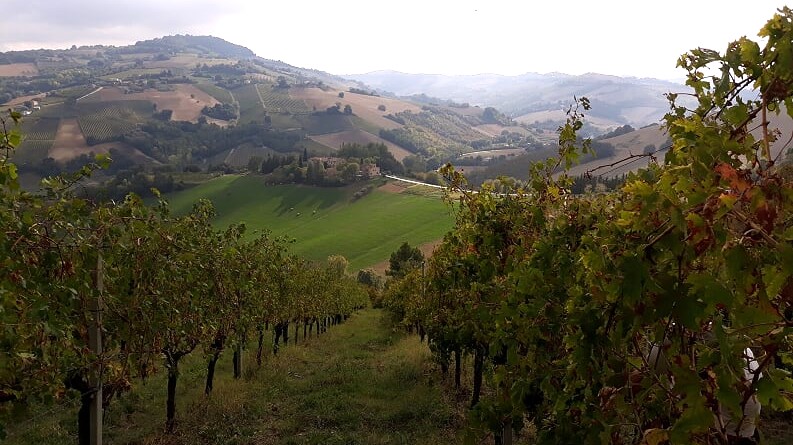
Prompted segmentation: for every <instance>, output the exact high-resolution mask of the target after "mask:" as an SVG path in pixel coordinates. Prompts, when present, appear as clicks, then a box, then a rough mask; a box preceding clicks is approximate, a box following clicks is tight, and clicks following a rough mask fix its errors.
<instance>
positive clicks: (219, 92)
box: [195, 82, 234, 104]
mask: <svg viewBox="0 0 793 445" xmlns="http://www.w3.org/2000/svg"><path fill="white" fill-rule="evenodd" d="M195 86H196V88H198V89H199V90H201V91H203V92H205V93H207V94H209V95H210V96H212V97H214V98H215V99H217V101H218V102H222V103H224V104H230V103H233V102H234V98H233V97H231V93H229V91H228V90H227V89H225V88H221V87H219V86H217V85H215V84H213V83H207V82H199V83H197V84H195Z"/></svg>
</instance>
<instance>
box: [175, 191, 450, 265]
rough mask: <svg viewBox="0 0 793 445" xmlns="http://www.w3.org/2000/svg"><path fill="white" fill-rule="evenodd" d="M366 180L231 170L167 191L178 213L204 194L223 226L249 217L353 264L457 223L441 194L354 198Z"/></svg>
mask: <svg viewBox="0 0 793 445" xmlns="http://www.w3.org/2000/svg"><path fill="white" fill-rule="evenodd" d="M363 186H364V183H359V184H355V185H352V186H349V187H344V188H317V187H308V186H296V185H282V186H265V185H264V184H263V182H262V178H261V176H257V175H246V176H233V175H227V176H223V177H221V178H217V179H214V180H212V181H209V182H207V183H206V184H203V185H201V186H197V187H194V188H192V189H188V190H185V191H183V192H179V193H176V194H173V195H171V196H169V199H170V201H171V203H172V206H173V209H174V210H175V211H176V212H186V211H188V210H189V209H190V208H191V206H192V205H193V203H195V202H196V201H197V200H198V199H199V198H208V199H210V200H211V201H212V202H213V203H214V204H215V206H216V208H217V214H218V216H217V218H216V220H215V222H216V224H217V226H218V227H225V226H228V225H229V224H231V223H239V222H245V224H246V225H247V227H248V228H249V229H250V231H249V232H248V233H250V234H251V235H250V236H253V231H254V230H256V229H269V230H271V231H272V232H273V233H274V234H275V235H286V236H290V237H293V238H295V239H296V242H295V243H294V244H293V245H292V250H293V251H294V252H295V253H296V254H298V255H302V256H305V257H307V258H310V259H314V260H323V259H325V258H326V257H327V256H328V255H333V254H341V255H344V256H345V257H347V259H348V260H350V269H351V270H355V269H359V268H364V267H369V266H371V265H374V264H376V263H379V262H381V261H383V260H386V259H387V258H388V257H389V255H390V254H391V252H393V251H395V250H396V249H397V248H398V247H399V246H400V245H401V244H402V243H403V242H405V241H407V242H409V243H410V244H411V245H418V244H424V243H428V242H431V241H434V240H437V239H439V238H441V237H442V236H443V234H444V233H446V231H447V230H449V229H450V228H451V226H452V221H453V218H452V216H451V214H450V211H449V208H448V207H447V206H446V204H444V203H443V202H442V201H441V200H439V199H432V198H427V197H423V196H416V195H412V194H393V193H387V192H383V191H379V190H374V191H373V192H371V193H370V194H368V195H366V196H365V197H363V198H361V199H359V200H357V201H351V197H352V194H353V193H355V192H356V191H357V190H359V189H360V188H361V187H363Z"/></svg>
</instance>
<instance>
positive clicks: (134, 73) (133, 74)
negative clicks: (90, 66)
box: [100, 68, 163, 80]
mask: <svg viewBox="0 0 793 445" xmlns="http://www.w3.org/2000/svg"><path fill="white" fill-rule="evenodd" d="M162 71H163V70H162V69H161V68H133V69H128V70H124V71H119V72H117V73H113V74H108V75H106V76H102V77H100V79H105V80H113V79H122V80H124V79H134V78H137V77H139V76H145V75H147V74H160V73H161V72H162Z"/></svg>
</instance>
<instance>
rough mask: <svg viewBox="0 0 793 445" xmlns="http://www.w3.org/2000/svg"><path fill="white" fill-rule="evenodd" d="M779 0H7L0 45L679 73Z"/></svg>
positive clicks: (337, 68)
mask: <svg viewBox="0 0 793 445" xmlns="http://www.w3.org/2000/svg"><path fill="white" fill-rule="evenodd" d="M783 5H784V2H783V0H752V1H751V2H747V1H740V2H739V1H735V0H660V1H653V2H649V1H642V0H600V1H597V0H561V1H560V0H540V1H531V0H513V1H505V0H484V1H480V0H456V1H441V0H391V1H380V0H366V1H359V0H302V1H301V0H260V1H256V0H251V1H249V0H223V1H212V0H2V6H0V9H2V14H0V51H8V50H19V49H30V48H42V47H44V48H65V47H69V46H71V45H73V44H76V45H78V46H79V45H93V44H112V45H126V44H131V43H134V42H135V41H137V40H145V39H150V38H154V37H161V36H163V35H168V34H193V35H205V34H209V35H214V36H217V37H221V38H223V39H226V40H228V41H231V42H233V43H237V44H239V45H243V46H246V47H248V48H250V49H251V50H253V51H254V52H255V53H256V54H257V55H259V56H261V57H265V58H268V59H278V60H282V61H284V62H287V63H290V64H292V65H297V66H301V67H306V68H316V69H320V70H324V71H328V72H330V73H333V74H352V73H363V72H368V71H374V70H381V69H393V70H398V71H403V72H410V73H440V74H477V73H500V74H508V75H515V74H522V73H526V72H538V73H547V72H563V73H568V74H582V73H586V72H596V73H602V74H614V75H621V76H637V77H657V78H663V79H677V78H682V77H683V74H684V73H683V72H682V71H681V70H679V69H676V68H675V62H676V60H677V57H678V56H679V55H680V54H682V53H683V52H685V51H687V50H689V49H691V48H695V47H705V48H711V49H716V50H719V51H723V50H724V49H725V48H726V45H727V43H728V42H730V41H732V40H735V39H737V38H739V37H741V36H744V35H746V36H749V37H751V38H754V39H756V35H757V31H758V30H759V29H760V28H761V27H762V26H763V24H765V22H766V21H767V20H768V19H769V18H770V17H771V16H772V15H773V13H774V12H775V11H776V9H777V8H778V7H781V6H783Z"/></svg>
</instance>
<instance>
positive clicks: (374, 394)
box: [108, 309, 462, 445]
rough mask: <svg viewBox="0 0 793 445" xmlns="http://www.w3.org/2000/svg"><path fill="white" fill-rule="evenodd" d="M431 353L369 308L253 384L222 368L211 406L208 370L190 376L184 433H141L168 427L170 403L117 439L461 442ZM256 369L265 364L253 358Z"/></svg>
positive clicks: (270, 364) (287, 352) (282, 359)
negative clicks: (206, 393) (432, 371)
mask: <svg viewBox="0 0 793 445" xmlns="http://www.w3.org/2000/svg"><path fill="white" fill-rule="evenodd" d="M300 333H301V336H302V329H301V332H300ZM290 340H291V338H290ZM429 354H430V353H429V351H428V349H427V347H426V345H424V344H420V343H419V341H418V339H417V338H416V337H415V336H405V335H403V334H401V333H398V332H394V331H393V329H392V328H391V326H390V325H389V323H388V321H387V314H386V313H385V312H384V311H382V310H378V309H366V310H364V311H361V312H359V313H357V314H354V315H353V316H352V317H351V318H350V319H349V320H347V321H346V322H345V323H344V324H342V325H339V326H335V327H332V328H331V329H330V330H329V331H328V332H327V333H326V334H323V335H322V336H321V337H320V338H318V339H311V340H309V341H308V342H306V343H302V337H301V340H300V343H299V344H298V345H297V346H294V345H291V344H290V346H288V347H286V348H284V349H282V350H281V353H279V355H278V356H277V357H272V356H268V357H267V358H266V360H265V363H264V364H263V366H262V368H261V369H258V370H253V371H252V372H251V373H249V375H248V376H247V379H246V380H244V381H234V380H232V379H231V378H230V376H229V370H228V368H227V367H226V368H225V369H220V370H219V372H220V374H219V375H218V376H217V379H216V386H215V392H214V393H213V395H212V397H211V398H205V397H203V396H202V395H201V394H200V391H201V389H203V386H202V385H201V383H203V382H201V379H200V377H201V375H202V374H203V370H202V369H200V368H199V369H197V370H196V372H195V374H196V375H195V376H191V375H190V374H191V373H190V372H188V373H187V375H185V376H184V377H185V379H184V380H185V382H184V383H185V384H187V385H189V386H190V387H189V388H185V390H184V392H183V393H182V394H183V395H182V398H183V403H182V404H183V406H182V407H180V410H181V411H179V413H178V418H179V424H178V430H177V433H176V434H175V435H172V436H167V435H163V434H162V433H161V432H160V431H159V430H155V431H151V432H150V433H149V434H144V435H141V430H140V429H139V428H140V427H142V428H143V429H145V425H146V424H151V423H152V422H154V424H157V425H161V424H162V421H163V415H164V413H163V412H162V411H163V408H162V407H163V406H164V405H162V404H160V402H157V403H156V406H152V407H149V408H147V411H149V409H153V410H154V414H155V415H154V416H152V415H151V414H150V413H148V412H147V413H146V414H145V415H140V416H138V415H135V414H132V415H130V416H128V418H127V422H129V423H127V424H126V425H122V424H119V425H117V426H116V428H113V429H114V430H115V431H112V432H111V434H110V437H108V439H111V440H110V442H111V443H149V444H154V443H156V444H193V443H206V444H221V443H222V444H284V445H286V444H328V445H330V444H433V445H436V444H441V443H458V442H459V440H458V439H459V438H458V432H459V428H460V425H461V424H462V423H461V422H462V420H461V416H460V415H459V414H458V413H456V412H455V408H454V407H453V405H454V403H453V402H451V401H450V400H449V399H448V398H445V396H444V395H443V388H442V387H441V386H440V384H437V385H432V384H431V383H430V377H429V376H428V375H426V374H425V371H426V372H427V373H428V372H429V371H428V369H426V367H427V366H428V365H427V363H428V356H429ZM249 355H252V351H249ZM251 359H252V357H251ZM221 360H223V361H225V362H228V361H229V357H224V358H222V359H221ZM248 364H249V365H254V366H255V363H253V362H252V360H249V362H248ZM226 366H228V364H226ZM189 381H194V382H195V384H190V383H189ZM196 384H198V386H199V388H195V386H196ZM147 386H148V385H147ZM157 386H158V387H159V388H158V390H159V392H162V389H164V388H163V387H162V386H160V385H159V383H158V384H157ZM180 391H182V389H180ZM185 392H187V393H188V394H185ZM190 393H193V394H190ZM160 397H161V396H160ZM185 399H187V401H186V402H185V401H184V400H185ZM143 402H144V401H143V400H140V403H143ZM148 402H151V400H149V401H146V403H145V404H146V405H149V403H148ZM141 408H142V407H141ZM122 423H123V422H122Z"/></svg>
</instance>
